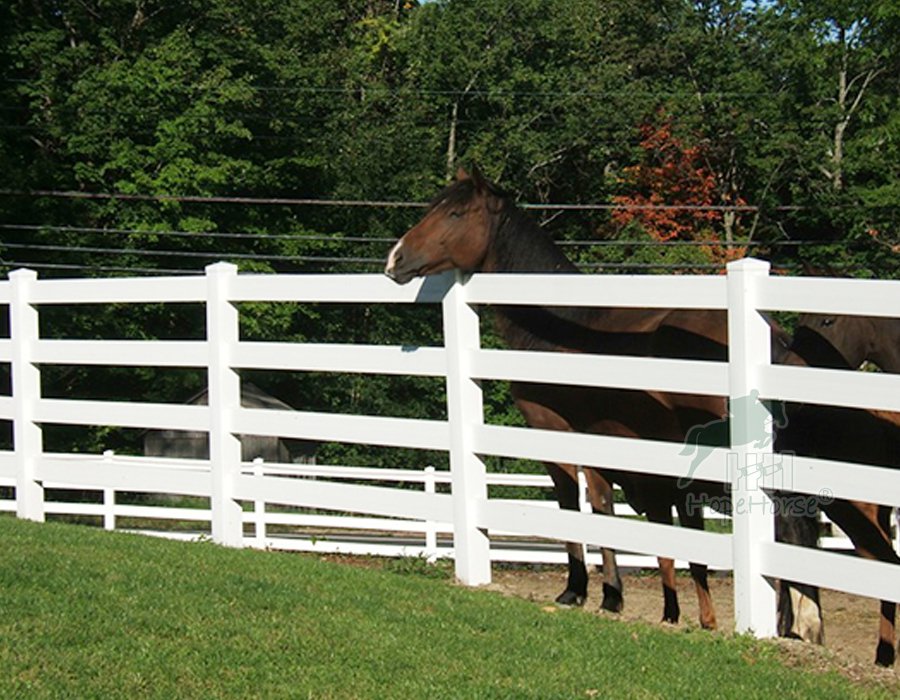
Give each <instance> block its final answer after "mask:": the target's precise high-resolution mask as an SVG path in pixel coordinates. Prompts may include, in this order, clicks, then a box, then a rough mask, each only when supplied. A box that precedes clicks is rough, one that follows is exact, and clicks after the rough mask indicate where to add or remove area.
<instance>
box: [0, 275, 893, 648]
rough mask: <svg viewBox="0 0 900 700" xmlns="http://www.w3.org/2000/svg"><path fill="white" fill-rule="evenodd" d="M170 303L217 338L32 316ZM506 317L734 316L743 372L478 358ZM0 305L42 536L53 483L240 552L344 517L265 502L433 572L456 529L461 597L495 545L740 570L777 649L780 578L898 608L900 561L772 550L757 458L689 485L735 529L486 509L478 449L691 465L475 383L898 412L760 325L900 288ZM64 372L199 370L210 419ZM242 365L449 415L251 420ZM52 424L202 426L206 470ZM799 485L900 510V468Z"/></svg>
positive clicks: (538, 509)
mask: <svg viewBox="0 0 900 700" xmlns="http://www.w3.org/2000/svg"><path fill="white" fill-rule="evenodd" d="M247 301H265V302H279V301H280V302H300V303H357V304H371V303H388V304H397V303H400V304H410V303H440V304H441V306H442V311H443V318H444V339H445V340H444V347H443V348H432V347H420V348H410V347H402V348H398V347H380V346H379V347H371V346H351V345H316V344H287V343H254V342H246V341H241V340H240V339H239V328H238V324H239V314H238V311H237V307H236V304H238V303H240V302H247ZM160 302H162V303H184V302H192V303H201V304H204V305H205V308H206V319H207V324H206V326H207V338H206V340H203V341H122V340H97V341H95V340H50V339H43V338H41V337H40V332H39V328H40V325H39V314H40V310H41V309H42V308H43V307H44V306H53V305H57V306H58V305H69V304H100V303H116V304H123V303H160ZM496 303H501V304H545V305H555V306H560V305H573V306H576V305H577V306H630V307H662V308H673V307H681V308H703V309H709V308H714V309H725V310H727V312H728V321H729V362H728V363H714V362H693V361H679V360H662V359H643V358H640V359H639V358H622V357H610V356H589V357H586V356H572V355H554V354H549V353H529V352H513V351H500V350H483V349H481V347H480V328H479V323H478V317H477V314H476V312H475V310H474V307H475V305H479V304H496ZM0 304H8V305H9V307H10V314H9V317H10V337H9V338H8V339H0V363H6V364H8V365H9V366H10V375H11V379H12V395H11V396H8V397H0V420H6V421H11V422H12V424H13V444H14V449H13V450H11V451H6V452H0V484H10V485H13V484H14V486H15V503H14V507H15V510H16V512H17V514H18V515H19V517H23V518H30V519H33V520H43V519H44V517H45V515H46V514H48V513H53V512H58V511H61V510H63V509H65V508H69V510H68V511H66V512H72V504H65V505H63V504H58V503H52V502H47V501H46V499H45V493H44V492H45V490H46V489H47V488H51V487H56V486H66V487H70V488H79V489H96V490H99V491H101V492H102V493H103V494H104V502H103V503H100V504H96V505H86V504H85V505H80V506H78V508H80V509H81V510H82V512H83V513H85V514H93V515H100V516H102V517H103V518H104V523H105V524H106V526H107V527H112V526H114V524H115V521H116V519H118V518H126V517H134V518H143V517H147V518H159V517H161V516H160V510H169V511H170V512H169V513H168V515H171V516H172V517H176V518H178V519H181V520H186V521H191V520H199V521H206V522H211V535H212V538H213V539H214V540H215V541H217V542H220V543H223V544H226V545H231V546H243V545H245V544H251V545H256V546H269V545H271V544H273V543H274V544H276V545H277V546H290V545H289V544H287V540H286V538H284V537H280V538H279V537H277V534H278V533H277V528H278V526H296V525H298V524H305V526H308V527H316V526H320V525H326V524H330V523H332V522H333V521H329V520H327V519H326V518H327V517H330V516H322V515H320V514H306V515H303V514H297V513H291V512H288V511H284V510H278V509H276V508H273V507H271V506H266V505H265V504H279V505H281V506H292V507H303V508H308V509H315V510H323V511H342V512H343V511H349V512H354V513H359V514H361V516H364V517H360V518H359V525H360V528H361V529H373V530H381V529H388V528H386V527H384V526H386V525H387V524H388V523H390V531H392V532H394V533H403V532H412V533H422V535H423V536H424V542H423V544H422V545H421V548H419V549H418V550H417V549H416V548H415V546H413V547H412V548H411V549H410V550H409V551H415V552H416V553H423V554H425V555H426V556H433V555H434V554H436V553H437V554H442V553H444V552H442V551H441V550H442V548H445V547H446V545H445V543H447V542H450V541H451V540H450V538H449V537H448V536H449V535H452V554H453V556H454V558H455V562H456V571H457V576H458V577H459V578H460V579H461V580H463V581H464V582H466V583H469V584H480V583H485V582H487V581H488V580H489V579H490V562H491V558H492V557H494V558H496V557H497V556H498V555H501V552H502V550H503V548H504V544H505V543H507V542H508V541H509V540H506V539H505V538H504V537H503V535H506V534H510V535H519V536H524V537H527V538H549V539H557V540H560V539H561V540H572V541H581V542H585V543H588V544H591V545H594V546H601V545H602V546H611V547H615V548H617V549H620V550H624V551H631V552H638V553H643V554H649V555H662V556H670V557H674V558H676V559H681V560H687V559H690V560H692V561H704V562H706V563H708V564H709V565H710V566H713V567H718V568H726V569H733V570H734V575H735V596H736V624H737V627H738V629H739V630H741V631H746V630H753V631H754V632H755V633H756V634H758V635H771V634H773V633H774V611H775V606H774V594H773V591H772V586H771V578H773V577H785V578H790V579H792V580H797V581H805V582H808V583H811V584H815V585H820V586H825V587H829V588H835V589H838V590H845V591H848V592H851V593H858V594H862V595H868V596H873V597H880V598H896V591H898V590H900V567H893V566H890V565H887V564H882V563H878V562H863V561H859V560H856V559H853V558H848V557H841V556H839V555H836V554H832V553H827V552H816V551H798V550H797V548H794V547H789V546H787V545H781V544H776V543H775V542H774V533H773V525H772V520H773V519H772V516H771V508H770V504H769V502H768V499H767V497H766V495H765V492H764V491H763V490H762V489H761V486H771V485H772V484H770V483H768V482H766V483H762V482H759V481H753V480H752V479H751V478H750V475H751V474H754V473H755V474H762V473H765V468H766V467H772V466H773V465H775V466H782V465H780V464H779V463H778V462H777V457H773V456H772V455H771V453H765V452H764V451H762V450H759V449H755V450H753V451H750V450H749V449H748V446H744V445H739V444H736V445H734V446H733V448H731V449H724V448H718V449H715V450H713V451H712V453H711V456H710V458H708V459H707V460H705V461H704V463H703V464H701V465H700V466H699V468H698V469H697V470H696V472H695V473H694V478H697V479H703V480H707V481H713V482H721V483H726V484H728V483H729V482H730V486H731V497H732V499H733V503H734V518H733V526H732V533H728V534H726V533H713V532H693V531H686V530H681V529H677V528H671V527H666V526H660V525H653V524H649V523H645V522H639V521H635V520H631V519H626V518H602V517H600V516H593V515H588V514H586V513H578V512H563V511H560V510H559V509H557V508H555V507H546V504H538V503H533V502H527V501H509V500H501V499H496V498H489V497H488V486H489V485H490V484H492V483H495V482H496V481H497V480H498V478H500V476H501V475H493V474H489V473H487V470H486V468H485V466H484V463H483V461H482V459H481V457H482V456H483V455H499V456H507V457H513V458H526V459H535V460H547V461H559V462H568V463H574V464H581V465H584V466H600V467H606V468H612V469H623V470H628V471H640V472H645V473H649V474H661V475H666V476H676V477H681V476H685V475H686V474H687V473H688V470H689V466H690V462H689V460H690V458H689V457H684V456H681V455H680V454H679V452H680V449H681V446H680V445H675V444H670V443H661V442H653V441H645V440H631V439H622V438H613V437H604V436H595V435H583V434H568V433H566V434H564V433H556V432H547V431H537V430H528V429H523V428H511V427H503V426H496V425H487V424H485V423H484V418H483V408H482V398H481V390H480V385H479V380H483V379H498V380H509V379H525V380H532V381H541V382H556V383H562V384H581V385H589V386H593V385H597V386H614V387H623V388H639V389H654V390H667V391H676V392H678V391H681V392H685V391H689V392H692V393H711V394H719V395H727V396H729V397H731V398H732V399H739V398H741V397H746V396H749V395H751V393H752V392H759V395H760V396H761V397H762V398H766V399H786V400H800V401H809V402H818V403H826V404H838V405H849V406H862V407H868V408H877V409H884V410H892V411H900V377H898V376H896V375H877V376H875V375H862V374H856V373H851V372H840V371H835V370H816V369H808V368H786V367H772V366H771V365H770V362H769V357H768V343H769V337H768V329H767V327H766V324H765V323H764V322H763V321H762V320H761V317H760V314H759V311H761V310H766V311H775V310H783V311H797V310H805V311H818V312H832V313H857V314H865V315H884V316H892V317H897V316H900V283H898V282H884V281H847V280H810V279H788V278H772V277H769V276H768V268H767V266H766V265H765V264H763V263H759V262H757V261H740V262H738V263H733V264H732V265H731V266H730V267H729V272H728V275H727V277H624V276H623V277H603V276H553V277H552V278H547V277H542V276H539V275H537V276H535V275H490V276H488V275H480V276H475V277H473V278H471V279H469V280H462V279H454V278H452V277H450V276H443V277H441V278H435V279H429V280H426V281H424V282H417V283H414V284H411V285H408V286H406V287H396V286H395V285H394V284H393V283H392V282H390V281H389V280H387V279H385V278H381V277H378V276H372V275H354V276H337V275H334V276H318V275H309V276H258V275H237V273H236V269H235V268H234V267H233V266H231V265H225V264H218V265H214V266H210V268H208V269H207V275H206V278H205V279H203V278H200V279H197V278H193V279H184V278H174V279H172V278H169V279H109V280H38V279H37V278H36V275H34V273H32V272H30V271H26V270H20V271H16V272H14V273H12V274H11V275H10V280H9V281H8V282H0ZM52 364H66V365H101V366H120V365H121V366H135V365H137V366H144V365H147V366H156V367H195V368H200V369H202V370H204V371H206V372H207V374H208V388H209V405H208V406H176V405H171V404H162V405H160V404H149V403H139V402H127V403H123V402H113V401H85V400H67V399H46V398H42V397H41V393H40V389H41V368H42V366H45V365H52ZM242 369H277V370H291V371H316V372H319V371H328V372H361V373H381V374H399V375H415V376H428V377H441V376H443V377H446V382H447V399H448V409H447V414H448V420H446V421H440V420H420V419H409V418H396V417H389V416H360V415H333V414H323V413H315V412H299V411H298V412H287V411H273V410H263V409H249V408H243V407H241V404H240V381H239V375H238V372H239V371H240V370H242ZM740 403H741V402H739V401H733V402H732V406H733V412H734V415H733V420H732V425H733V426H737V425H740V423H741V421H745V420H749V417H748V416H744V415H742V414H741V413H740V409H739V408H736V407H738V406H739V405H740ZM45 424H63V425H66V424H73V425H103V426H124V427H134V428H142V429H177V430H199V431H206V432H208V434H209V446H210V459H208V460H164V459H158V458H136V457H128V458H125V457H118V456H114V455H109V454H107V455H105V456H103V455H96V456H86V455H59V454H49V453H46V452H44V451H43V449H42V426H43V425H45ZM733 429H734V428H733ZM238 434H252V435H270V436H276V437H280V438H297V439H307V440H318V441H339V442H347V443H358V444H362V445H382V446H400V447H407V448H418V449H437V450H447V451H449V457H450V471H449V472H442V473H434V474H431V473H425V472H422V483H423V485H426V486H428V485H429V484H432V483H435V484H436V483H437V482H439V481H441V480H444V479H447V480H449V489H447V488H446V486H444V487H443V488H433V487H431V486H428V487H424V486H423V489H422V490H420V491H412V490H409V489H396V488H389V487H385V486H371V485H360V484H359V483H354V484H346V483H339V482H337V481H334V480H333V479H325V478H323V476H331V477H340V476H344V474H342V473H340V472H339V470H335V468H334V467H321V468H320V469H321V470H322V472H321V473H319V474H316V476H318V477H319V478H315V479H313V478H287V477H288V476H290V475H289V474H288V472H289V471H290V470H289V469H288V468H286V467H285V466H281V465H260V464H256V465H248V464H246V463H243V464H242V462H241V451H240V443H239V440H238V438H237V435H238ZM729 467H731V468H730V470H729ZM293 468H294V467H292V468H291V469H293ZM329 469H331V470H334V471H331V472H328V471H327V470H329ZM754 470H755V471H754ZM770 471H771V469H770ZM293 476H296V474H294V475H293ZM307 476H310V474H307ZM370 476H371V477H372V478H375V477H376V476H377V477H378V478H377V481H379V482H383V481H390V480H391V479H390V478H387V477H390V476H393V477H396V478H397V480H398V481H400V476H403V480H408V478H409V474H408V473H406V474H405V475H401V474H399V473H397V474H391V473H388V472H386V471H384V470H380V471H379V473H378V474H377V475H375V474H372V475H370ZM791 476H792V483H791V484H790V486H791V490H794V491H797V492H800V493H809V494H819V493H821V492H823V491H824V490H826V489H827V490H828V491H829V492H830V493H832V494H833V495H834V496H835V497H838V498H851V499H857V500H866V501H872V502H878V503H884V504H886V505H892V506H893V505H897V504H898V503H900V471H894V470H889V469H882V468H875V467H869V466H861V465H853V464H845V463H836V462H829V461H824V460H815V459H805V458H799V457H797V458H795V459H794V461H793V463H792V465H791ZM353 478H354V480H355V481H361V480H363V479H364V473H362V472H356V473H355V475H354V476H353ZM759 478H760V477H759V476H757V479H759ZM416 480H418V477H416ZM543 483H546V481H544V482H543ZM535 485H538V484H537V481H535ZM776 485H777V484H776ZM114 491H136V492H158V493H180V494H187V495H192V496H199V497H202V498H203V499H207V500H206V501H204V503H208V506H204V507H202V508H197V509H185V508H179V509H174V508H170V509H152V510H150V509H147V508H145V507H143V506H125V505H121V504H117V503H115V496H114V493H113V492H114ZM448 491H449V492H448ZM248 501H249V502H251V503H253V504H254V507H253V508H252V510H250V511H245V510H243V509H242V506H241V502H248ZM745 506H746V507H745ZM0 507H2V504H0ZM6 507H8V508H12V507H13V504H12V503H7V504H6ZM78 508H75V510H78ZM304 518H306V520H304ZM248 523H250V524H252V525H253V526H254V527H252V528H248V530H252V534H247V535H245V525H247V524H248ZM375 525H377V526H378V527H374V526H375ZM369 526H372V527H371V528H370V527H369ZM498 534H499V535H501V536H499V537H498ZM491 537H493V538H494V540H495V542H494V548H493V550H492V548H491ZM390 544H391V543H387V545H390ZM375 545H384V546H387V545H385V543H378V542H376V543H373V547H374V546H375ZM335 546H337V545H335ZM503 556H509V553H508V552H506V553H504V554H503Z"/></svg>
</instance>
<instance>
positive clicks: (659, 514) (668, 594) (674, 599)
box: [647, 500, 681, 625]
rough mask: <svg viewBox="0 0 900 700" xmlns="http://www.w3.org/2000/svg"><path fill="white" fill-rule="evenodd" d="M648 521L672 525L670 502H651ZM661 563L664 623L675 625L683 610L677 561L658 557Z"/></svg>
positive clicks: (648, 507)
mask: <svg viewBox="0 0 900 700" xmlns="http://www.w3.org/2000/svg"><path fill="white" fill-rule="evenodd" d="M647 519H648V520H649V521H650V522H652V523H659V524H662V525H671V524H672V506H671V505H670V504H669V502H668V501H656V500H651V502H650V503H648V505H647ZM656 560H657V561H658V562H659V576H660V579H662V588H663V617H662V619H663V622H671V623H672V624H673V625H674V624H676V623H677V622H678V618H679V617H681V608H680V607H679V606H678V589H677V587H676V585H675V560H674V559H670V558H669V557H657V558H656Z"/></svg>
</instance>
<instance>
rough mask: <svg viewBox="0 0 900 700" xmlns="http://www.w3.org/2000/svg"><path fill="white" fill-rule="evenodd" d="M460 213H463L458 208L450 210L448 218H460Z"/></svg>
mask: <svg viewBox="0 0 900 700" xmlns="http://www.w3.org/2000/svg"><path fill="white" fill-rule="evenodd" d="M462 215H463V213H462V212H461V211H458V210H454V211H451V212H450V218H451V219H461V218H462Z"/></svg>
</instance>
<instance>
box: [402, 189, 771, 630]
mask: <svg viewBox="0 0 900 700" xmlns="http://www.w3.org/2000/svg"><path fill="white" fill-rule="evenodd" d="M448 269H458V270H462V271H464V272H475V271H480V272H522V273H525V272H534V273H573V272H575V271H576V270H575V267H574V266H573V265H572V263H571V262H569V260H568V259H567V258H566V257H565V256H564V255H563V254H562V252H561V251H560V250H559V248H558V247H557V246H556V245H555V244H554V243H553V242H552V240H551V239H550V237H549V236H548V235H547V234H546V232H544V231H543V230H542V229H541V228H540V227H538V226H537V225H536V224H535V223H534V222H532V221H531V220H530V219H529V218H528V217H527V216H525V215H524V214H523V213H522V212H521V211H520V210H518V209H517V208H516V206H515V205H514V204H513V202H512V201H511V200H510V199H509V198H508V197H506V196H505V195H504V194H503V193H502V192H500V191H499V190H497V189H496V187H495V186H493V185H492V184H490V183H488V182H486V181H485V180H484V179H482V178H481V177H480V176H479V175H478V174H474V175H473V176H471V177H470V176H469V175H467V174H465V173H464V172H460V174H459V175H458V177H457V182H455V183H454V184H452V185H450V186H449V187H448V188H447V189H445V190H444V191H443V192H442V193H441V194H440V195H438V197H436V198H435V200H434V202H433V203H432V205H431V208H430V209H429V211H428V213H427V214H426V215H425V217H424V218H423V219H422V221H421V222H420V223H418V224H417V225H416V226H414V227H413V228H412V229H410V230H409V231H408V232H407V233H406V234H405V235H404V236H403V237H402V238H401V240H400V241H399V242H398V243H397V245H395V246H394V248H393V249H392V250H391V252H390V254H389V257H388V262H387V265H386V268H385V272H386V274H387V275H388V276H390V277H391V278H392V279H394V280H395V281H397V282H398V283H401V284H402V283H406V282H408V281H409V280H411V279H413V278H414V277H417V276H422V275H429V274H435V273H438V272H442V271H444V270H448ZM496 320H497V325H498V329H499V331H500V333H501V335H502V336H503V338H504V340H505V341H506V343H507V345H508V346H509V347H511V348H513V349H524V350H548V351H565V352H594V353H604V354H624V355H643V356H660V357H670V358H682V359H698V360H725V359H726V355H727V337H726V332H727V329H726V318H725V314H724V313H723V312H714V311H681V310H670V309H652V310H648V309H617V308H556V307H518V306H500V307H498V308H497V309H496ZM773 333H774V331H773ZM774 334H775V335H776V336H777V338H778V340H779V341H781V340H782V337H781V336H780V335H778V334H777V333H774ZM774 347H776V348H778V347H782V346H781V345H780V343H775V344H774ZM511 390H512V394H513V397H514V399H515V401H516V404H517V406H518V408H519V409H520V411H521V412H522V414H523V415H524V417H525V420H526V421H527V423H528V424H529V425H530V426H532V427H537V428H545V429H553V430H563V431H576V432H586V433H596V434H603V435H615V436H625V437H640V438H647V439H655V440H669V441H675V442H684V440H685V437H686V436H687V434H688V431H689V430H690V429H691V428H692V427H694V426H697V425H702V424H706V423H709V422H711V421H715V420H720V419H721V418H722V417H723V416H725V415H727V412H726V401H725V398H724V397H716V396H692V395H685V394H672V393H664V392H644V391H623V390H615V389H605V388H588V387H572V386H560V385H550V384H535V383H525V382H515V383H513V384H512V386H511ZM546 466H547V469H548V471H549V473H550V475H551V477H552V478H553V481H554V484H555V486H556V493H557V498H558V500H559V504H560V506H561V507H563V508H567V509H573V508H576V507H577V480H576V479H575V475H576V474H575V473H576V467H575V466H574V465H568V464H547V465H546ZM586 475H587V476H588V485H589V493H590V496H591V503H592V506H593V507H594V508H595V510H599V511H601V512H606V513H609V512H611V509H612V503H611V498H610V486H609V484H610V483H618V484H619V485H620V486H621V487H622V489H623V491H624V493H625V497H626V499H627V500H628V502H629V504H630V505H631V506H632V507H633V508H634V509H635V510H636V511H638V512H640V513H645V514H646V515H647V517H648V519H649V520H651V521H653V522H658V523H667V524H671V522H672V507H673V506H674V507H675V509H676V511H677V512H678V516H679V520H680V522H681V524H682V525H686V526H688V527H693V528H702V527H703V515H702V510H701V509H700V508H696V507H694V508H691V507H689V505H688V504H690V503H691V502H692V501H693V503H694V504H696V503H697V502H698V498H702V497H703V496H710V495H712V496H717V495H720V494H724V489H723V485H722V484H719V483H711V482H703V481H691V482H690V484H686V485H685V484H683V485H682V487H681V488H679V486H678V484H677V483H676V482H677V480H676V479H675V478H670V477H662V476H651V475H641V474H634V473H628V472H622V471H617V470H609V469H588V470H586ZM569 562H570V567H569V579H568V583H567V588H566V591H565V592H564V593H563V594H562V595H561V596H560V598H559V600H561V601H562V602H580V601H581V600H583V599H584V596H585V595H586V590H587V572H586V569H585V567H584V563H583V561H580V560H579V558H578V556H577V555H576V554H575V553H574V551H573V549H570V556H569ZM613 562H614V557H613V556H612V553H611V552H609V551H608V550H605V551H604V577H605V580H604V601H603V607H604V608H606V609H611V610H618V609H619V608H620V607H621V601H622V598H621V582H620V580H619V578H618V575H617V572H616V571H615V568H614V563H613ZM659 564H660V570H661V575H662V583H663V593H664V609H663V619H664V620H667V621H671V622H675V621H677V620H678V618H679V606H678V600H677V594H676V590H675V574H674V563H673V561H672V560H671V559H668V558H664V557H660V558H659ZM690 568H691V576H692V578H693V580H694V583H695V587H696V590H697V595H698V599H699V603H700V623H701V625H702V626H704V627H706V628H714V627H715V626H716V616H715V610H714V607H713V604H712V600H711V598H710V595H709V587H708V583H707V570H706V566H705V565H704V564H698V563H691V565H690ZM610 569H612V570H610Z"/></svg>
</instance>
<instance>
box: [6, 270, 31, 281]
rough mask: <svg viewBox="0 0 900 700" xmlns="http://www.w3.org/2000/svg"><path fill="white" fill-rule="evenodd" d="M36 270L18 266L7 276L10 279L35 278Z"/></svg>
mask: <svg viewBox="0 0 900 700" xmlns="http://www.w3.org/2000/svg"><path fill="white" fill-rule="evenodd" d="M37 276H38V275H37V272H36V271H34V270H31V269H29V268H27V267H20V268H18V269H16V270H13V271H12V272H10V273H9V274H8V275H7V277H9V279H11V280H17V279H18V280H36V279H37Z"/></svg>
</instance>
